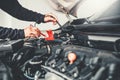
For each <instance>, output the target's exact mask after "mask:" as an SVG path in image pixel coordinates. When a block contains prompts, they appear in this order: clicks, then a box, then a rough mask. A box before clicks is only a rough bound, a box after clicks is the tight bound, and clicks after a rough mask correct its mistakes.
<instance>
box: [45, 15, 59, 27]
mask: <svg viewBox="0 0 120 80" xmlns="http://www.w3.org/2000/svg"><path fill="white" fill-rule="evenodd" d="M44 22H53V25H56V24H57V18H56V16H55V15H53V14H52V13H49V14H45V17H44Z"/></svg>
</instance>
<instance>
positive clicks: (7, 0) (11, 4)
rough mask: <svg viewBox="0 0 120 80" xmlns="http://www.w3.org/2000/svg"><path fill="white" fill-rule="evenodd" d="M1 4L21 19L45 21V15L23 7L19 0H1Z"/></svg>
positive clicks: (6, 10) (5, 9)
mask: <svg viewBox="0 0 120 80" xmlns="http://www.w3.org/2000/svg"><path fill="white" fill-rule="evenodd" d="M33 4H34V3H33ZM0 6H1V9H2V10H4V11H5V12H7V13H8V14H10V15H11V16H13V17H15V18H18V19H20V20H25V21H35V22H37V23H41V22H44V15H42V14H40V13H37V12H33V11H32V10H28V9H26V8H24V7H22V6H21V5H20V4H19V2H18V1H17V0H1V2H0Z"/></svg>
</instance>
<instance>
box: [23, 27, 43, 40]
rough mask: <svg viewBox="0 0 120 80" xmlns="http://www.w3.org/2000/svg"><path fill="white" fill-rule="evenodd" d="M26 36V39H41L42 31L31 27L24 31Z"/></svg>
mask: <svg viewBox="0 0 120 80" xmlns="http://www.w3.org/2000/svg"><path fill="white" fill-rule="evenodd" d="M24 34H25V38H38V37H40V34H41V31H40V30H39V29H38V28H37V27H34V26H33V25H30V26H29V27H26V28H25V29H24Z"/></svg>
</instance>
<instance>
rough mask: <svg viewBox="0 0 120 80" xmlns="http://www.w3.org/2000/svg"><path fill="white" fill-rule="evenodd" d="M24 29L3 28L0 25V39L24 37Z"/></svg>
mask: <svg viewBox="0 0 120 80" xmlns="http://www.w3.org/2000/svg"><path fill="white" fill-rule="evenodd" d="M24 37H25V36H24V30H23V29H12V28H4V27H0V39H5V38H9V39H12V40H13V39H22V38H24Z"/></svg>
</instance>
